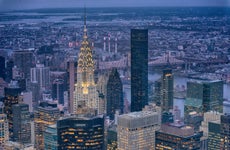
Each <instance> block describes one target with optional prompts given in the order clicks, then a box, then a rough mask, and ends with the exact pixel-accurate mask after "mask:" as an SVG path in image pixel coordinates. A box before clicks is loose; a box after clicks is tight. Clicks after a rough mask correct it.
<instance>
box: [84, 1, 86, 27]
mask: <svg viewBox="0 0 230 150" xmlns="http://www.w3.org/2000/svg"><path fill="white" fill-rule="evenodd" d="M84 26H86V7H85V5H84Z"/></svg>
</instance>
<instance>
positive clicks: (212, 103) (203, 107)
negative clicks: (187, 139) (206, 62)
mask: <svg viewBox="0 0 230 150" xmlns="http://www.w3.org/2000/svg"><path fill="white" fill-rule="evenodd" d="M222 110H223V81H198V80H194V81H190V82H187V98H186V100H185V122H186V123H187V124H191V125H194V126H195V130H196V129H198V128H199V126H200V124H201V121H202V118H203V114H204V113H205V112H208V111H216V112H222Z"/></svg>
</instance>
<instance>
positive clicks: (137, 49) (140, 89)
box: [131, 29, 148, 112]
mask: <svg viewBox="0 0 230 150" xmlns="http://www.w3.org/2000/svg"><path fill="white" fill-rule="evenodd" d="M147 104H148V30H147V29H131V112H134V111H141V110H142V108H144V107H145V105H147Z"/></svg>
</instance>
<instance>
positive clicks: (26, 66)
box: [13, 50, 34, 79]
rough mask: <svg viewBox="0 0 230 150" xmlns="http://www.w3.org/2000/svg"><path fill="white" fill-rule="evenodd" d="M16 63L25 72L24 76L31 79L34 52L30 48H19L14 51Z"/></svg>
mask: <svg viewBox="0 0 230 150" xmlns="http://www.w3.org/2000/svg"><path fill="white" fill-rule="evenodd" d="M13 54H14V55H13V56H14V65H15V66H17V67H18V68H19V69H20V71H21V72H22V73H23V76H24V78H26V79H30V68H32V67H33V64H34V63H32V62H33V61H34V59H33V52H32V51H30V50H17V51H14V53H13Z"/></svg>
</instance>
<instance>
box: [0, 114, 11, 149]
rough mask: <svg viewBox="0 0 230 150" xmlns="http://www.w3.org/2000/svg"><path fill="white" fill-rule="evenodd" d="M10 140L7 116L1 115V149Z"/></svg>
mask: <svg viewBox="0 0 230 150" xmlns="http://www.w3.org/2000/svg"><path fill="white" fill-rule="evenodd" d="M8 140H9V124H8V120H7V116H6V114H2V113H1V114H0V147H1V145H3V144H4V143H5V142H6V141H8Z"/></svg>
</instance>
